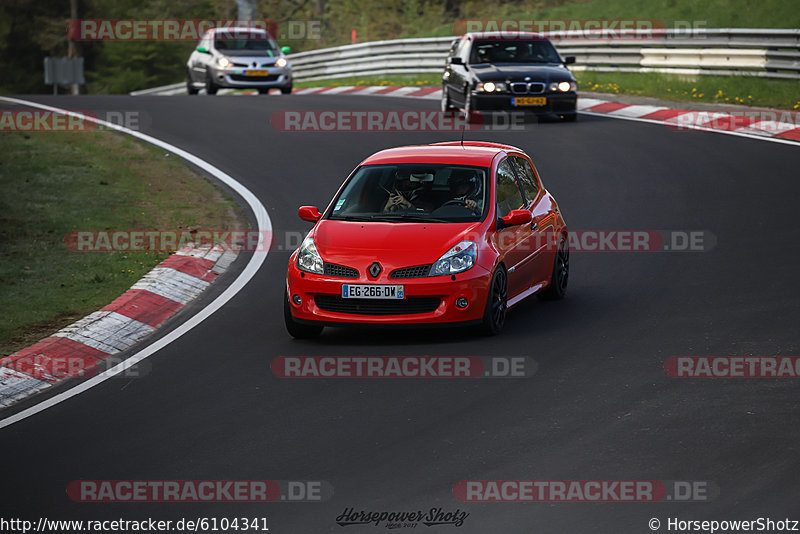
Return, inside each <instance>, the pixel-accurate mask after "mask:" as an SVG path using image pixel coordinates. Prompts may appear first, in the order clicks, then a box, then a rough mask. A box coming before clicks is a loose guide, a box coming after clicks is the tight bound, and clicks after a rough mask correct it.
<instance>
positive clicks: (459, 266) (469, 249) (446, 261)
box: [428, 241, 478, 276]
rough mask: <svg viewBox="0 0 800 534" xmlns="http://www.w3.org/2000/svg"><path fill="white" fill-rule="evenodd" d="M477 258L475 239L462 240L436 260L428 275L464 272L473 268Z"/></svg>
mask: <svg viewBox="0 0 800 534" xmlns="http://www.w3.org/2000/svg"><path fill="white" fill-rule="evenodd" d="M477 260H478V245H476V244H475V242H474V241H461V242H460V243H459V244H457V245H456V246H454V247H453V248H451V249H450V250H448V251H447V252H445V253H444V254H443V255H442V257H441V258H439V259H438V260H436V263H434V264H433V266H432V267H431V270H430V274H429V275H428V276H441V275H445V274H456V273H463V272H464V271H468V270H470V269H472V267H473V266H474V265H475V263H476V262H477Z"/></svg>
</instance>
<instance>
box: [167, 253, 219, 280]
mask: <svg viewBox="0 0 800 534" xmlns="http://www.w3.org/2000/svg"><path fill="white" fill-rule="evenodd" d="M214 263H215V262H213V261H211V260H207V259H205V258H195V257H194V256H184V255H183V254H173V255H172V256H170V257H169V258H167V259H165V260H164V261H162V262H161V263H160V264H159V267H167V268H169V269H175V270H176V271H180V272H182V273H186V274H188V275H190V276H194V277H195V278H200V279H203V277H204V276H205V275H206V274H207V273H208V271H210V270H211V268H212V267H214Z"/></svg>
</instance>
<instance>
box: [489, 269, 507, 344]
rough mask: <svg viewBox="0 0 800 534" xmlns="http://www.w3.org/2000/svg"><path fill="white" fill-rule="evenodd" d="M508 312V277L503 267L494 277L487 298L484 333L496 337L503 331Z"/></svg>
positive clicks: (495, 272)
mask: <svg viewBox="0 0 800 534" xmlns="http://www.w3.org/2000/svg"><path fill="white" fill-rule="evenodd" d="M507 311H508V276H507V275H506V270H505V269H504V268H503V266H502V265H500V266H498V267H497V269H496V270H495V271H494V274H493V275H492V282H491V284H490V285H489V294H488V295H487V297H486V307H485V308H484V311H483V333H484V334H485V335H487V336H495V335H497V334H499V333H500V331H501V330H503V326H505V324H506V312H507Z"/></svg>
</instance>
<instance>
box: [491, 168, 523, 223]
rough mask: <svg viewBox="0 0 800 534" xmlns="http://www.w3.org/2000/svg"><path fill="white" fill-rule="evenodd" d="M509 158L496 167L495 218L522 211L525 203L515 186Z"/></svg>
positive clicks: (515, 180)
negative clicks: (518, 210) (512, 211)
mask: <svg viewBox="0 0 800 534" xmlns="http://www.w3.org/2000/svg"><path fill="white" fill-rule="evenodd" d="M509 159H510V158H506V159H504V160H503V161H501V162H500V165H498V166H497V216H498V217H505V216H506V215H508V214H509V213H510V212H511V210H517V209H524V208H525V202H523V200H522V193H521V192H520V190H519V186H518V185H517V178H516V177H515V176H514V171H513V170H512V169H511V162H510V161H509Z"/></svg>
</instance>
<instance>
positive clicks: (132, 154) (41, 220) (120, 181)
mask: <svg viewBox="0 0 800 534" xmlns="http://www.w3.org/2000/svg"><path fill="white" fill-rule="evenodd" d="M0 189H1V190H2V191H3V194H2V196H0V254H2V261H1V262H0V302H2V303H3V310H2V313H0V354H2V355H8V354H10V353H12V352H14V351H15V350H19V349H20V348H22V347H25V346H27V345H29V344H31V343H33V342H35V341H37V340H38V339H40V338H42V337H45V336H47V335H49V334H51V333H52V332H54V331H55V330H58V329H59V328H62V327H63V326H65V325H67V324H69V323H71V322H72V321H74V320H76V319H78V318H80V317H83V316H84V315H86V314H88V313H91V312H93V311H95V310H98V309H100V308H102V307H103V306H105V305H106V304H108V303H109V302H111V301H112V300H114V299H115V298H116V297H118V296H119V295H121V294H122V293H124V292H125V291H126V290H127V289H128V288H129V287H130V286H131V285H132V284H133V283H134V282H136V280H138V279H139V278H140V277H142V276H143V275H144V274H145V273H146V272H147V271H149V270H150V269H151V268H152V267H153V266H154V265H155V264H157V263H158V262H159V261H161V260H163V259H164V258H165V257H166V256H167V255H168V254H166V253H154V252H132V253H131V252H128V253H123V252H113V253H108V252H93V253H92V252H72V251H70V250H68V249H67V248H66V246H65V245H64V236H65V234H67V232H69V231H72V230H107V229H110V230H119V229H122V230H125V229H135V230H153V229H170V230H172V229H187V228H188V229H192V228H208V229H212V228H213V229H223V228H228V229H232V228H245V227H246V226H245V225H246V222H245V221H244V219H243V218H242V217H241V214H240V213H239V210H238V208H237V207H236V206H235V204H234V203H233V201H232V200H230V199H229V198H228V197H227V196H226V195H224V193H223V192H222V191H221V190H220V189H219V188H218V187H217V186H215V185H213V184H212V183H211V182H209V181H207V180H206V179H205V178H203V177H202V176H200V175H198V174H197V173H195V172H193V171H192V170H190V169H189V168H188V167H187V166H186V165H185V164H184V163H183V161H182V160H180V159H178V158H176V157H174V156H169V155H167V154H166V153H165V152H164V150H162V149H158V148H156V147H153V146H150V145H147V144H145V143H141V142H139V141H136V140H133V139H130V138H128V137H126V136H123V135H121V134H116V133H112V132H109V131H94V132H89V133H73V132H57V133H51V132H48V133H30V134H22V133H2V134H0Z"/></svg>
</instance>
